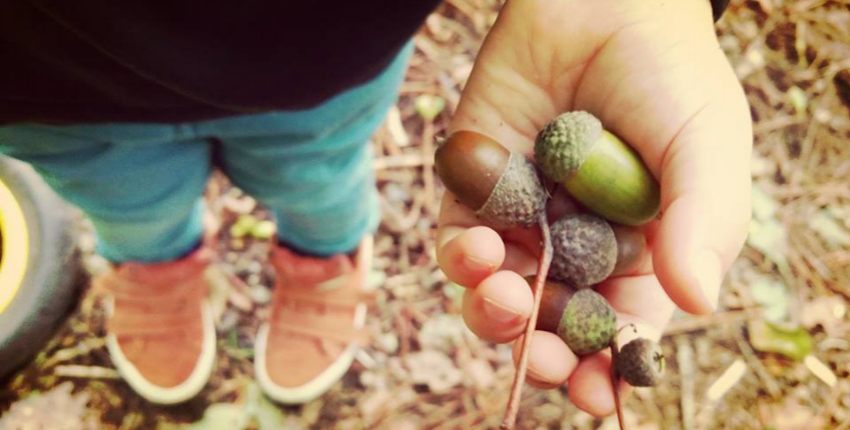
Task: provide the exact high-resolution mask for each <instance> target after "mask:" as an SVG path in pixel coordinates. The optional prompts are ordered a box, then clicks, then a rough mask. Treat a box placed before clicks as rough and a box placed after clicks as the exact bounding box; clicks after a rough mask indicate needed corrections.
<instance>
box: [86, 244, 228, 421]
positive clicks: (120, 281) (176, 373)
mask: <svg viewBox="0 0 850 430" xmlns="http://www.w3.org/2000/svg"><path fill="white" fill-rule="evenodd" d="M209 265H210V258H209V250H207V249H204V248H201V249H200V250H198V251H195V252H194V253H192V254H190V255H189V256H187V257H185V258H183V259H181V260H177V261H173V262H167V263H159V264H141V263H124V264H121V265H119V266H118V267H116V268H114V269H113V270H112V271H110V272H108V273H106V274H105V275H102V276H99V277H98V278H97V279H95V280H94V288H96V289H97V290H98V291H99V292H100V293H101V294H103V295H104V296H105V298H106V313H107V323H106V325H107V327H106V331H107V337H106V346H107V349H108V350H109V355H110V357H111V359H112V362H113V364H114V365H115V367H116V368H117V369H118V372H119V373H120V374H121V376H122V377H123V378H124V380H125V381H126V382H127V383H128V384H129V385H130V387H131V388H132V389H133V390H134V391H136V393H138V394H139V395H140V396H142V397H144V398H145V399H147V400H148V401H150V402H153V403H159V404H174V403H180V402H183V401H186V400H189V399H190V398H192V397H194V396H195V395H196V394H198V392H200V391H201V389H202V388H203V387H204V386H205V385H206V383H207V381H208V380H209V377H210V374H211V373H212V369H213V367H214V364H215V348H216V345H215V341H216V339H215V326H214V323H213V317H212V312H211V311H210V307H209V304H208V303H207V300H206V294H207V288H208V285H207V281H206V279H205V277H204V274H205V271H206V269H207V268H208V267H209Z"/></svg>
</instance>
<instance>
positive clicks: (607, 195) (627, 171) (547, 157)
mask: <svg viewBox="0 0 850 430" xmlns="http://www.w3.org/2000/svg"><path fill="white" fill-rule="evenodd" d="M534 154H535V159H536V160H537V163H538V164H539V165H540V169H541V170H542V171H543V174H545V175H546V176H547V177H549V178H550V179H552V180H554V181H557V182H559V183H561V184H562V185H563V186H564V188H566V189H567V191H569V193H570V195H572V196H573V197H574V198H575V199H576V200H578V201H579V202H581V203H582V204H583V205H584V206H586V207H587V208H589V209H590V210H592V211H593V212H595V213H597V214H599V215H600V216H602V217H604V218H606V219H608V220H610V221H614V222H616V223H620V224H624V225H631V226H636V225H641V224H644V223H646V222H648V221H650V220H652V219H653V218H655V217H656V216H657V215H658V210H659V204H660V190H659V187H658V182H657V181H656V180H655V178H654V177H653V176H652V174H651V173H650V172H649V170H648V169H647V168H646V165H644V163H643V161H642V160H641V158H640V157H639V156H638V154H637V153H636V152H635V151H634V150H633V149H632V148H631V147H629V146H628V145H626V144H625V143H624V142H623V141H622V140H620V139H619V138H618V137H617V136H615V135H613V134H611V133H610V132H608V131H607V130H605V129H603V128H602V124H601V123H600V122H599V120H598V119H597V118H596V117H594V116H593V115H591V114H590V113H587V112H584V111H574V112H567V113H565V114H562V115H559V116H558V117H556V118H555V119H553V120H552V121H551V122H549V124H547V125H546V126H545V127H543V129H542V130H540V132H539V133H538V135H537V138H536V140H535V145H534Z"/></svg>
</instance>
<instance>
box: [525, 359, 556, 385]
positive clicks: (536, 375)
mask: <svg viewBox="0 0 850 430" xmlns="http://www.w3.org/2000/svg"><path fill="white" fill-rule="evenodd" d="M527 373H528V376H529V377H530V378H532V379H534V380H536V381H538V382H542V383H544V384H554V383H555V381H554V380H553V379H554V378H550V377H549V375H546V374H544V373H542V372H540V371H539V370H537V368H536V367H534V365H533V364H532V363H531V361H530V360H529V363H528V370H527Z"/></svg>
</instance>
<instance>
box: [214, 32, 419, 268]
mask: <svg viewBox="0 0 850 430" xmlns="http://www.w3.org/2000/svg"><path fill="white" fill-rule="evenodd" d="M410 51H411V49H410V47H407V48H406V49H404V50H403V51H402V52H401V54H399V56H398V57H397V59H396V60H395V61H394V62H393V63H391V64H390V66H389V67H388V68H387V69H386V70H385V71H384V72H383V73H382V74H381V75H379V76H378V77H377V78H375V79H374V80H372V81H371V82H368V83H366V84H364V85H362V86H360V87H357V88H355V89H353V90H350V91H348V92H346V93H343V94H341V95H338V96H337V97H335V98H333V99H331V100H330V101H328V102H326V103H324V104H322V105H320V106H318V107H316V108H313V109H310V110H306V111H299V112H292V113H275V114H268V115H259V116H251V117H238V118H232V119H227V120H222V121H215V122H209V123H204V124H201V125H200V128H199V131H200V132H202V133H205V134H210V135H215V136H217V137H219V138H220V139H221V140H222V142H223V152H224V157H223V159H224V169H225V170H226V172H227V174H228V176H229V177H230V178H231V179H232V180H233V182H234V183H235V184H236V185H238V186H239V187H240V188H242V189H243V190H245V191H246V192H247V193H249V194H251V195H253V196H254V197H256V198H257V199H258V200H260V201H261V202H263V203H264V204H265V205H266V206H267V207H269V208H271V209H272V210H273V211H274V214H275V216H276V218H277V224H278V236H279V238H280V239H281V240H282V241H283V242H284V243H286V244H288V245H289V246H291V247H293V248H295V249H296V250H298V251H301V252H304V253H308V254H313V255H325V256H327V255H332V254H335V253H341V252H348V251H352V250H354V249H355V248H356V247H357V244H358V243H359V241H360V239H361V238H362V237H363V236H364V235H365V234H367V233H371V232H372V231H374V230H375V229H376V228H377V226H378V222H379V214H378V202H377V194H376V190H375V184H374V175H373V171H372V163H371V160H372V157H371V148H370V147H369V145H368V141H369V137H370V136H371V135H372V133H374V131H375V129H376V128H377V127H378V126H379V125H380V124H381V122H382V121H383V119H384V116H385V115H386V112H387V110H388V109H389V107H390V106H391V105H392V104H393V103H394V102H395V101H396V99H397V91H398V86H399V85H400V84H401V82H402V80H403V78H404V72H405V70H406V66H407V61H408V57H409V54H410Z"/></svg>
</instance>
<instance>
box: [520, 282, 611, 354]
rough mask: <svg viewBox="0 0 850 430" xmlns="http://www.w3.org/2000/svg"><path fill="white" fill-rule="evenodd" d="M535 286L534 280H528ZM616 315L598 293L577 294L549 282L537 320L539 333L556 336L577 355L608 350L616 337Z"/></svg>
mask: <svg viewBox="0 0 850 430" xmlns="http://www.w3.org/2000/svg"><path fill="white" fill-rule="evenodd" d="M525 280H526V281H527V282H528V285H529V286H532V287H533V286H534V276H527V277H526V278H525ZM616 325H617V315H616V314H615V312H614V309H613V308H612V307H611V305H609V304H608V301H607V300H605V298H604V297H602V295H600V294H599V293H597V292H596V291H593V290H590V289H584V290H576V289H575V288H572V287H570V286H569V285H567V284H564V283H562V282H558V281H555V280H552V279H547V280H546V284H545V286H544V288H543V298H542V299H541V302H540V312H539V314H538V317H537V329H539V330H543V331H548V332H550V333H555V334H557V335H558V337H560V338H561V339H562V340H563V341H564V342H565V343H566V344H567V346H568V347H569V348H570V350H571V351H573V352H574V353H576V354H577V355H587V354H593V353H594V352H597V351H600V350H602V349H604V348H607V347H608V345H609V344H610V343H611V339H613V338H614V336H615V335H616V333H617V328H616Z"/></svg>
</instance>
